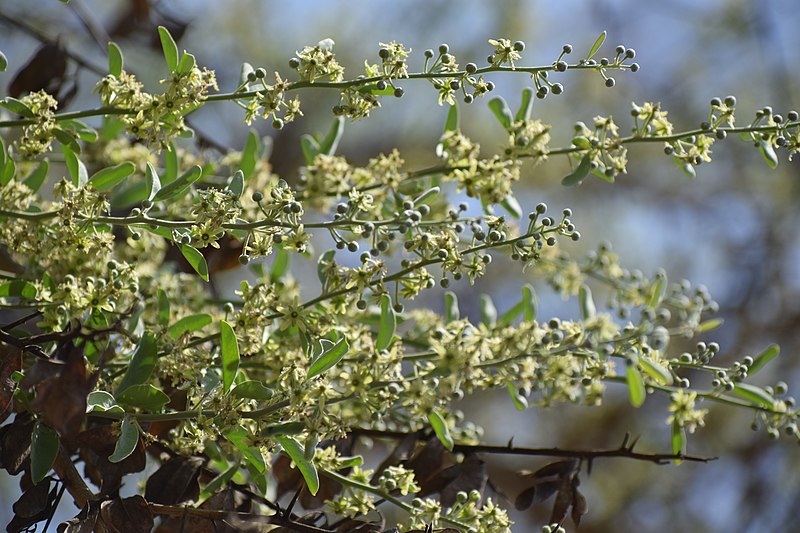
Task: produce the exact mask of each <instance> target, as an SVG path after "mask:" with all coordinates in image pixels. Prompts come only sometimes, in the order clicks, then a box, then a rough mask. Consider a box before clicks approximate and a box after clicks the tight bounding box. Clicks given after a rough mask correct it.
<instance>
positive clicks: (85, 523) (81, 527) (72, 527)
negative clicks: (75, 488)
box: [58, 502, 100, 533]
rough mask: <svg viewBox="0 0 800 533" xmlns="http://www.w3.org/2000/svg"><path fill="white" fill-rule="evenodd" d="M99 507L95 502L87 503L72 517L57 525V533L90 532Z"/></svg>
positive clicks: (93, 527)
mask: <svg viewBox="0 0 800 533" xmlns="http://www.w3.org/2000/svg"><path fill="white" fill-rule="evenodd" d="M99 512H100V507H99V506H98V505H97V504H96V502H92V503H91V504H89V505H87V506H86V507H84V508H83V509H81V512H80V513H78V514H77V516H75V517H74V518H70V519H69V520H67V521H66V522H62V523H61V524H59V525H58V533H92V531H94V530H95V523H96V522H97V515H98V513H99Z"/></svg>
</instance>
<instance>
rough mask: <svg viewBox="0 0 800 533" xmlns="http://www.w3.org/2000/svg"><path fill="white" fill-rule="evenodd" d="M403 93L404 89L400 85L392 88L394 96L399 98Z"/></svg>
mask: <svg viewBox="0 0 800 533" xmlns="http://www.w3.org/2000/svg"><path fill="white" fill-rule="evenodd" d="M404 93H405V91H404V90H403V88H402V87H395V88H394V95H395V97H396V98H401V97H402V96H403V94H404Z"/></svg>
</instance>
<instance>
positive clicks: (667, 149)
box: [664, 144, 675, 155]
mask: <svg viewBox="0 0 800 533" xmlns="http://www.w3.org/2000/svg"><path fill="white" fill-rule="evenodd" d="M674 151H675V147H674V146H672V145H671V144H668V145H666V146H665V147H664V153H665V154H667V155H672V152H674Z"/></svg>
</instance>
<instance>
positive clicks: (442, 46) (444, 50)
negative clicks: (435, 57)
mask: <svg viewBox="0 0 800 533" xmlns="http://www.w3.org/2000/svg"><path fill="white" fill-rule="evenodd" d="M449 51H450V46H448V45H447V44H445V43H442V44H440V45H439V53H440V54H446V53H448V52H449Z"/></svg>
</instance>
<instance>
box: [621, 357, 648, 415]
mask: <svg viewBox="0 0 800 533" xmlns="http://www.w3.org/2000/svg"><path fill="white" fill-rule="evenodd" d="M625 381H627V383H628V398H629V399H630V401H631V405H632V406H634V407H641V406H642V404H643V403H644V399H645V397H646V396H647V391H646V390H645V388H644V380H643V379H642V375H641V374H640V373H639V369H638V368H637V367H636V365H635V364H629V365H627V370H626V371H625Z"/></svg>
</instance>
